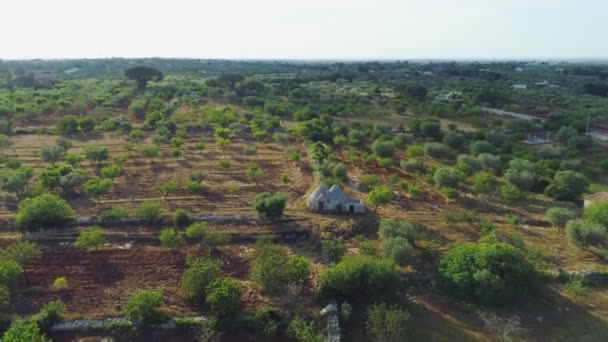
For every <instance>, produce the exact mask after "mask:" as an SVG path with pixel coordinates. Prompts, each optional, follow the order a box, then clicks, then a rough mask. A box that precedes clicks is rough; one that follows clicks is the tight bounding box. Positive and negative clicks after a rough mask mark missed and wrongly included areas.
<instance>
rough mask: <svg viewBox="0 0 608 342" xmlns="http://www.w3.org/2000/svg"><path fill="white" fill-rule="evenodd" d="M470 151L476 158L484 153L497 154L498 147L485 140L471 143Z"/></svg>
mask: <svg viewBox="0 0 608 342" xmlns="http://www.w3.org/2000/svg"><path fill="white" fill-rule="evenodd" d="M469 149H470V152H471V154H472V155H474V156H479V155H480V154H482V153H489V154H496V147H495V146H494V145H492V144H490V143H489V142H487V141H485V140H479V141H475V142H473V143H471V146H470V147H469Z"/></svg>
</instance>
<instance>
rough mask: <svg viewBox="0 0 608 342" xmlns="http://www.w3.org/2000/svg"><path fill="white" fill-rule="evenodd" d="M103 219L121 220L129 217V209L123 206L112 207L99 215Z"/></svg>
mask: <svg viewBox="0 0 608 342" xmlns="http://www.w3.org/2000/svg"><path fill="white" fill-rule="evenodd" d="M99 218H100V219H101V220H102V221H105V222H108V221H120V220H124V219H128V218H129V211H128V210H127V209H125V208H122V207H114V208H110V209H108V210H106V211H104V212H102V213H101V215H99Z"/></svg>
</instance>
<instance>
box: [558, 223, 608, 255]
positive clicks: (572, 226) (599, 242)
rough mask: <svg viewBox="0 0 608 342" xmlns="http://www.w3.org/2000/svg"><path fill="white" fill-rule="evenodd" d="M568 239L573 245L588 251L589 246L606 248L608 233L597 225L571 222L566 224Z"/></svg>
mask: <svg viewBox="0 0 608 342" xmlns="http://www.w3.org/2000/svg"><path fill="white" fill-rule="evenodd" d="M566 238H567V239H568V241H569V242H570V243H571V244H573V245H575V246H577V247H579V248H581V249H583V250H586V249H587V248H588V247H589V246H598V247H602V246H605V245H606V243H607V242H608V232H606V228H605V227H602V226H601V225H599V224H597V223H585V222H583V221H579V220H570V221H568V223H566Z"/></svg>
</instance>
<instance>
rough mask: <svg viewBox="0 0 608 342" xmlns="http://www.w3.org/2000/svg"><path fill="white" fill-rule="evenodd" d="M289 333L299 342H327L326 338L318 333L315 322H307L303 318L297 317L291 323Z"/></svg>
mask: <svg viewBox="0 0 608 342" xmlns="http://www.w3.org/2000/svg"><path fill="white" fill-rule="evenodd" d="M287 333H288V334H289V336H291V337H292V338H294V339H295V340H296V341H298V342H325V341H326V338H325V336H323V334H321V333H319V332H317V330H316V329H315V326H314V324H313V322H307V321H306V320H304V319H303V318H301V317H296V318H294V319H293V320H292V321H291V323H289V327H288V328H287Z"/></svg>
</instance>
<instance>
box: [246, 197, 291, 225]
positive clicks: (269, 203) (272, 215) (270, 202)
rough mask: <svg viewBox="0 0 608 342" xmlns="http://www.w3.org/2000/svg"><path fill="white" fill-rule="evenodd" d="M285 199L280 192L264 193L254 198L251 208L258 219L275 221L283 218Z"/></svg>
mask: <svg viewBox="0 0 608 342" xmlns="http://www.w3.org/2000/svg"><path fill="white" fill-rule="evenodd" d="M286 202H287V198H286V197H285V195H283V194H282V193H280V192H275V193H270V192H264V193H261V194H259V195H257V196H256V197H255V199H254V200H253V206H254V208H255V210H256V211H257V213H258V215H259V217H260V218H263V219H270V220H273V221H274V220H275V219H277V218H280V217H282V216H283V210H285V204H286Z"/></svg>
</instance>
